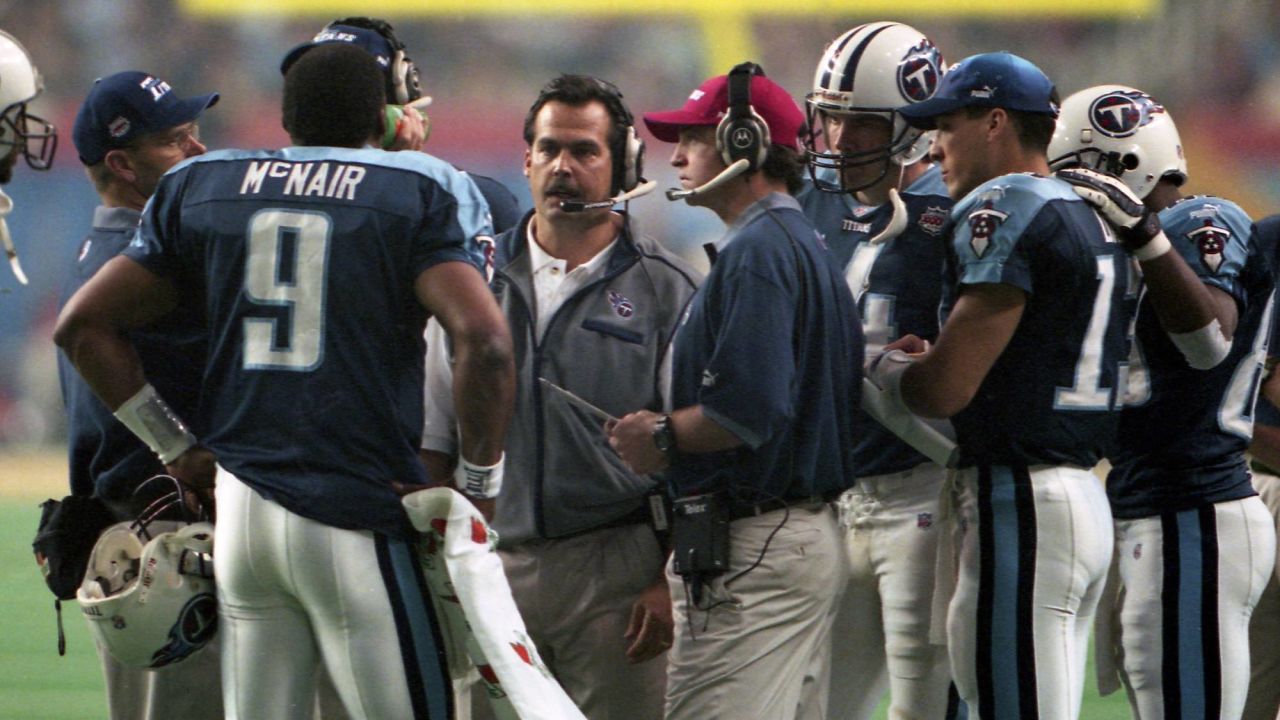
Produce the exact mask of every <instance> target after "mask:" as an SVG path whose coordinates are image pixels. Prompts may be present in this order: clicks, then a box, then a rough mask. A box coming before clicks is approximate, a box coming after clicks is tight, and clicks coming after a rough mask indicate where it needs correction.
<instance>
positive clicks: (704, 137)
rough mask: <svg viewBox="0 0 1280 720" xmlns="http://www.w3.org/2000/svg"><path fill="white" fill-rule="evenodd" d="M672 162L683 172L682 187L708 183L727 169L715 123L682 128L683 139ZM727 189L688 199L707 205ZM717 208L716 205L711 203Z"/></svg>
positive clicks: (694, 186) (673, 165)
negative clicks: (721, 153) (717, 145)
mask: <svg viewBox="0 0 1280 720" xmlns="http://www.w3.org/2000/svg"><path fill="white" fill-rule="evenodd" d="M671 165H672V167H674V168H676V169H677V170H679V171H680V187H682V188H684V189H685V190H692V189H694V188H696V187H701V186H702V185H705V184H706V183H707V182H708V181H710V180H711V179H712V178H714V177H715V176H717V175H719V174H720V173H721V172H723V171H724V169H725V167H726V166H725V164H724V158H722V157H720V151H719V150H717V149H716V129H715V126H712V125H707V126H691V127H683V128H680V140H679V141H678V142H677V143H676V149H675V150H674V151H673V152H672V153H671ZM725 190H726V187H719V188H716V189H715V190H712V191H711V192H707V193H700V194H698V195H693V196H691V197H689V198H687V199H686V202H687V203H689V204H690V205H707V204H708V203H709V202H711V203H714V201H715V198H716V197H717V196H718V195H719V194H720V193H722V192H724V191H725ZM712 207H714V205H712Z"/></svg>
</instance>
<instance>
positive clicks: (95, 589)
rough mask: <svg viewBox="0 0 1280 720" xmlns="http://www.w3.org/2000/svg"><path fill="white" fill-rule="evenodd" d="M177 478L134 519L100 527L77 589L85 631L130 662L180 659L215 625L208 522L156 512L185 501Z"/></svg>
mask: <svg viewBox="0 0 1280 720" xmlns="http://www.w3.org/2000/svg"><path fill="white" fill-rule="evenodd" d="M157 477H164V476H157ZM153 479H154V478H153ZM174 482H175V486H176V487H177V490H176V492H174V493H171V494H169V495H166V496H164V497H162V498H160V499H159V500H157V501H155V502H153V503H152V504H151V505H150V506H148V508H147V509H146V510H145V511H143V515H142V517H140V518H139V519H138V520H134V521H132V522H123V523H117V524H115V525H112V526H111V527H109V528H107V529H106V530H104V531H103V532H102V535H101V536H99V538H98V542H97V543H96V544H95V545H94V546H93V552H92V553H91V554H90V555H89V565H88V568H87V569H86V571H85V576H84V581H83V582H82V583H81V584H80V589H79V590H77V591H76V600H77V601H79V603H80V610H81V612H83V613H84V616H85V617H86V618H87V619H88V620H89V628H90V632H91V633H92V634H93V636H94V637H95V638H97V640H98V642H99V643H101V645H102V646H103V647H105V648H106V649H107V651H108V652H110V653H111V655H112V657H114V658H115V659H116V660H118V661H120V662H121V663H123V664H125V665H129V666H132V667H144V668H158V667H163V666H165V665H169V664H170V663H175V662H178V661H179V660H182V659H184V658H186V657H187V656H188V655H190V654H191V653H193V652H195V651H196V650H199V649H200V648H202V647H204V646H205V645H206V644H207V643H208V642H209V641H210V640H211V639H212V638H213V636H214V634H215V633H216V632H217V629H218V600H217V596H216V594H215V592H214V584H213V555H212V553H213V525H211V524H209V523H207V522H185V521H174V520H155V519H153V518H156V517H162V516H163V515H164V513H166V512H169V511H171V510H172V509H173V508H174V507H178V508H181V507H182V502H183V490H182V488H181V486H177V484H176V481H174Z"/></svg>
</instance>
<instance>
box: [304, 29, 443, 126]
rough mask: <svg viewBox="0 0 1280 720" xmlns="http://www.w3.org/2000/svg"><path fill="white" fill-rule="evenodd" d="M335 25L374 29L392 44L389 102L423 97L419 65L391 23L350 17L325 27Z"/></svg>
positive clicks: (397, 102)
mask: <svg viewBox="0 0 1280 720" xmlns="http://www.w3.org/2000/svg"><path fill="white" fill-rule="evenodd" d="M335 25H348V26H350V27H357V28H362V29H364V30H372V31H374V32H376V33H378V34H379V35H381V36H382V38H383V39H384V40H386V41H387V44H388V45H390V46H391V50H392V56H391V67H390V68H387V72H388V73H389V75H388V76H387V102H394V104H396V105H408V104H409V103H411V102H413V101H415V100H417V99H419V98H421V97H422V79H421V77H420V76H419V74H418V66H417V65H414V64H413V60H410V59H409V57H408V56H407V55H405V54H404V48H405V45H404V43H403V42H401V41H400V38H398V37H396V34H395V30H394V29H393V28H392V27H391V23H389V22H387V21H386V20H380V19H378V18H371V17H349V18H341V19H338V20H334V21H333V22H331V23H329V24H328V25H325V29H326V30H328V29H330V28H332V27H333V26H335Z"/></svg>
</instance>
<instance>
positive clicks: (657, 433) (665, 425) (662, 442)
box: [653, 415, 676, 461]
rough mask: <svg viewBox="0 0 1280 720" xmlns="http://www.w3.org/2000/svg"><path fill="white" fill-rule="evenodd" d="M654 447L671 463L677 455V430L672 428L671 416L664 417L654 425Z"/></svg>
mask: <svg viewBox="0 0 1280 720" xmlns="http://www.w3.org/2000/svg"><path fill="white" fill-rule="evenodd" d="M653 445H654V447H656V448H658V449H659V450H661V451H662V454H663V455H666V456H667V460H668V461H670V460H671V459H673V458H674V457H675V455H676V429H675V428H674V427H671V416H670V415H663V416H662V417H660V418H658V422H656V423H654V425H653Z"/></svg>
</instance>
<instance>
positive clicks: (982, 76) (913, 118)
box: [870, 52, 1128, 720]
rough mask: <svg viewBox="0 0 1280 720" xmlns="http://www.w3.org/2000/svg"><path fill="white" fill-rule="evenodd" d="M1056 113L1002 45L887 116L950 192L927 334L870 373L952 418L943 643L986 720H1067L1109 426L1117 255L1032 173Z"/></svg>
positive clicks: (1093, 579)
mask: <svg viewBox="0 0 1280 720" xmlns="http://www.w3.org/2000/svg"><path fill="white" fill-rule="evenodd" d="M1057 111H1058V94H1057V90H1056V89H1055V88H1054V86H1053V83H1052V82H1051V81H1050V80H1049V78H1047V77H1046V76H1045V75H1044V73H1043V72H1041V71H1040V69H1039V68H1037V67H1036V66H1035V65H1033V64H1032V63H1030V62H1028V61H1027V60H1025V59H1023V58H1020V57H1017V56H1015V55H1012V54H1010V53H1003V52H1000V53H987V54H982V55H975V56H972V57H969V58H967V59H965V60H962V61H961V62H960V63H959V64H958V65H956V66H954V67H953V68H951V69H950V70H949V72H947V74H946V75H945V76H944V77H943V79H942V82H941V83H940V84H939V86H938V90H937V92H935V93H934V95H933V97H931V98H929V99H928V100H925V101H923V102H920V103H915V104H911V105H904V106H902V107H899V108H898V112H899V113H901V114H902V115H904V116H905V117H906V118H907V120H908V122H910V123H911V124H913V125H914V126H916V127H919V128H922V129H936V130H937V136H936V138H935V140H934V143H933V149H932V150H931V157H932V159H933V160H934V161H935V162H937V163H939V164H940V165H941V166H942V178H943V182H944V183H945V184H946V186H947V191H948V194H949V195H950V196H951V197H952V198H953V199H955V200H956V205H955V207H954V208H953V209H952V212H951V219H952V221H953V222H952V226H951V232H950V233H949V237H948V239H949V241H950V262H951V264H950V266H949V270H950V275H951V278H952V280H953V284H951V285H949V286H948V287H946V288H944V305H945V306H946V307H948V308H949V313H948V315H947V317H946V320H945V322H944V323H943V325H942V328H941V331H940V332H939V335H938V341H937V343H935V344H934V345H933V346H932V348H930V349H928V351H927V352H925V353H923V354H921V355H916V356H911V355H908V354H907V352H906V351H922V350H924V349H925V347H924V343H923V342H922V341H920V340H919V339H917V338H912V337H907V338H904V339H903V340H900V341H898V342H897V343H894V344H891V345H890V346H889V348H890V350H889V351H888V352H886V353H885V354H882V355H881V356H880V357H879V358H877V361H876V362H875V363H874V364H873V365H872V367H871V370H870V374H871V378H872V380H873V382H875V383H876V384H877V385H878V386H879V387H880V388H881V389H882V391H883V392H884V393H886V395H887V397H889V398H891V399H896V403H895V404H896V406H897V408H898V410H899V411H901V412H907V411H912V412H915V413H917V414H919V415H923V416H926V417H936V418H948V417H949V418H951V421H952V423H953V425H954V427H955V432H956V436H957V443H958V445H959V448H960V458H959V471H958V477H957V480H956V485H957V495H958V497H957V498H956V500H955V501H956V502H957V503H958V513H959V518H958V520H959V522H958V527H957V534H958V542H959V553H958V560H957V561H958V563H959V565H958V579H957V585H956V588H955V593H954V596H953V597H952V599H951V604H950V608H949V615H948V621H947V630H948V632H947V642H948V647H949V654H950V658H951V666H952V671H953V673H954V674H955V683H956V686H957V689H958V690H959V693H960V696H961V697H962V698H963V699H964V701H965V703H966V704H967V705H968V707H969V709H970V710H972V711H974V712H975V713H977V714H978V715H979V716H980V717H982V718H985V719H986V720H992V719H995V720H1001V719H1004V718H1041V719H1042V720H1046V719H1050V718H1052V719H1066V718H1074V717H1076V716H1078V714H1079V711H1080V700H1081V694H1082V692H1083V675H1084V665H1085V649H1086V647H1087V645H1088V629H1089V626H1090V622H1091V620H1092V617H1093V613H1094V610H1095V608H1096V606H1097V602H1098V598H1099V596H1100V595H1101V592H1102V587H1103V581H1104V580H1105V577H1106V571H1107V566H1108V561H1109V560H1110V557H1111V547H1112V543H1111V536H1110V519H1111V517H1110V513H1109V511H1108V507H1107V501H1106V494H1105V492H1104V491H1103V489H1102V485H1101V483H1100V482H1099V480H1098V478H1097V477H1096V476H1095V475H1093V473H1092V472H1090V470H1089V468H1091V467H1093V466H1094V465H1095V464H1097V462H1098V461H1099V460H1100V459H1101V458H1102V456H1103V453H1104V451H1105V449H1106V448H1107V446H1108V444H1109V442H1110V440H1111V438H1112V437H1113V436H1114V433H1115V425H1116V421H1117V419H1118V418H1117V415H1118V413H1117V412H1116V409H1117V408H1115V406H1114V405H1113V400H1112V398H1113V395H1114V393H1115V391H1116V389H1117V388H1118V387H1119V382H1120V381H1121V374H1120V366H1119V365H1120V359H1121V355H1122V353H1123V349H1124V334H1125V328H1126V326H1127V324H1128V323H1127V318H1126V317H1125V316H1124V314H1123V308H1122V307H1121V301H1122V300H1123V296H1124V286H1123V284H1122V283H1121V282H1120V281H1121V280H1123V277H1124V275H1125V268H1126V266H1127V260H1126V258H1125V256H1124V253H1123V251H1121V250H1120V248H1119V247H1118V246H1117V245H1116V244H1115V242H1114V236H1113V235H1112V233H1110V231H1109V229H1108V228H1107V226H1106V225H1105V224H1103V223H1101V222H1100V221H1099V220H1098V218H1097V216H1096V215H1095V213H1094V212H1093V210H1092V208H1091V207H1090V206H1089V205H1088V204H1087V203H1085V202H1083V201H1082V200H1081V199H1080V198H1079V197H1078V196H1077V195H1076V193H1075V192H1073V191H1072V188H1071V186H1070V185H1068V184H1067V183H1065V182H1062V181H1060V180H1056V179H1054V178H1052V177H1047V176H1048V175H1049V167H1048V159H1047V156H1046V148H1047V146H1048V144H1049V140H1050V138H1051V137H1052V135H1053V128H1054V118H1055V117H1056V115H1057ZM952 295H955V296H956V297H955V298H954V301H952ZM940 556H941V559H943V560H950V559H952V558H955V557H956V556H955V555H953V554H952V552H951V549H950V548H949V547H944V549H943V550H942V552H941V553H940ZM944 592H945V591H944Z"/></svg>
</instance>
